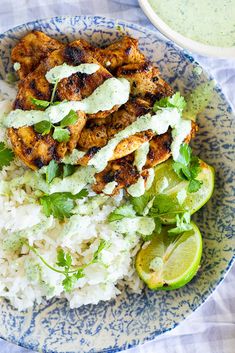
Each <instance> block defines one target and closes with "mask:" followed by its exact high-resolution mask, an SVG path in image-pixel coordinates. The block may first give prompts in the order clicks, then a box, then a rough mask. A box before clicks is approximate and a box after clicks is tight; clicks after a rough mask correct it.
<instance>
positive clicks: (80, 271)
mask: <svg viewBox="0 0 235 353" xmlns="http://www.w3.org/2000/svg"><path fill="white" fill-rule="evenodd" d="M26 245H27V246H28V248H29V249H30V250H31V251H32V252H33V253H34V254H35V255H36V256H37V257H38V258H39V259H40V260H41V261H42V262H43V264H44V265H45V266H47V267H48V268H49V269H50V270H52V271H54V272H57V273H60V274H63V275H64V276H65V278H64V280H63V281H62V285H63V287H64V290H65V292H70V291H71V290H72V289H73V287H74V284H75V283H76V281H77V280H78V279H79V278H82V277H84V276H85V274H84V269H85V268H87V267H88V266H90V265H92V264H94V263H98V262H99V261H100V253H101V252H102V250H103V249H105V248H106V247H107V246H108V243H107V242H106V241H105V240H104V239H101V241H100V243H99V246H98V248H97V250H96V251H95V252H94V254H93V258H92V260H91V261H90V262H88V263H87V264H85V265H82V266H79V267H74V266H73V265H72V263H73V258H72V256H71V254H70V253H69V252H67V253H65V251H64V250H63V249H61V248H60V249H58V250H57V262H56V265H57V266H58V267H60V268H63V269H58V268H56V267H54V266H52V265H50V264H49V263H48V262H47V261H46V260H45V259H44V257H43V256H41V255H40V253H39V251H38V249H37V248H36V247H34V246H31V245H29V244H26Z"/></svg>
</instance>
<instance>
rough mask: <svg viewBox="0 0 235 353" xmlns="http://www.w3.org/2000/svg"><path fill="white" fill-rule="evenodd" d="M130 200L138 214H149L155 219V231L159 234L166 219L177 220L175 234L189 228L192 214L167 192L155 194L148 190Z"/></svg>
mask: <svg viewBox="0 0 235 353" xmlns="http://www.w3.org/2000/svg"><path fill="white" fill-rule="evenodd" d="M130 202H131V204H132V206H133V209H134V210H135V211H136V213H137V215H139V216H143V215H147V216H149V217H152V218H153V219H154V222H155V229H154V233H158V234H159V233H160V232H161V230H162V225H164V224H165V222H166V219H175V220H176V227H175V228H174V229H175V230H174V232H175V234H178V233H182V232H184V231H185V230H188V229H189V226H190V214H189V213H188V212H187V211H186V210H185V209H182V208H181V206H180V204H179V203H178V202H177V201H176V200H172V198H171V197H170V196H168V195H166V194H158V195H155V196H153V195H152V194H151V193H148V192H146V193H145V194H144V195H142V196H141V197H131V198H130ZM190 229H191V228H190ZM177 232H178V233H177ZM172 234H173V232H172Z"/></svg>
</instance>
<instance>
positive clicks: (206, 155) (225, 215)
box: [0, 16, 235, 353]
mask: <svg viewBox="0 0 235 353" xmlns="http://www.w3.org/2000/svg"><path fill="white" fill-rule="evenodd" d="M33 29H38V30H41V31H43V32H45V33H46V34H48V35H51V36H53V37H55V38H59V39H61V40H62V41H64V42H67V41H71V40H73V39H76V38H80V37H82V38H84V39H86V40H88V41H89V42H91V43H94V44H102V45H107V44H108V43H110V42H113V41H114V40H116V39H118V38H120V37H121V36H123V34H125V33H127V34H129V35H131V36H133V37H135V38H138V39H139V43H140V48H141V50H143V52H144V53H145V55H146V56H147V57H148V58H149V59H150V60H152V61H153V62H155V63H156V64H157V65H158V66H159V68H160V70H161V72H162V74H163V77H164V78H165V79H166V80H167V81H168V82H169V83H170V84H171V85H172V86H173V87H174V88H175V89H176V90H178V89H179V90H180V91H181V92H182V93H183V94H185V93H187V92H190V91H192V90H193V89H194V88H195V87H196V86H198V85H199V84H201V83H203V82H206V81H208V79H211V77H209V75H208V74H207V73H206V72H205V70H202V73H201V74H199V72H200V69H199V70H198V63H196V62H195V61H194V59H193V58H192V57H191V56H190V55H188V54H187V53H186V52H184V51H182V50H181V49H179V48H178V47H176V46H175V45H174V44H173V43H172V42H170V41H166V40H165V39H164V38H163V37H162V36H161V35H160V34H159V33H158V32H152V31H150V30H147V29H145V28H143V27H139V26H137V25H134V24H130V23H126V22H123V21H117V20H112V19H106V18H102V17H96V16H95V17H89V16H88V17H86V16H85V17H55V18H52V19H49V20H40V21H34V22H30V23H27V24H24V25H21V26H18V27H16V28H13V29H12V30H9V31H8V32H6V33H4V34H2V35H0V57H1V59H2V60H1V63H0V75H1V76H2V77H5V74H6V73H8V72H10V71H12V63H11V60H10V52H11V49H12V47H13V46H14V45H15V43H16V42H17V40H18V39H19V38H21V37H22V36H23V35H24V34H26V33H27V32H29V31H31V30H33ZM195 68H196V69H195ZM233 120H234V116H233V114H232V109H231V107H230V105H229V103H228V102H227V101H226V99H225V97H224V95H223V93H222V91H221V89H220V87H218V86H215V88H214V91H213V97H212V101H211V102H210V103H209V105H208V106H207V107H206V109H205V111H204V112H203V114H201V115H200V116H199V119H198V122H199V126H200V132H199V134H198V136H197V138H196V139H195V140H194V142H193V145H194V149H195V151H196V153H198V154H200V156H201V158H203V159H204V160H205V161H207V162H208V163H210V164H211V165H213V166H214V167H215V170H216V185H215V192H214V195H213V197H212V199H211V200H210V201H209V203H208V204H207V205H206V206H204V207H203V209H202V210H200V211H199V212H197V214H196V215H195V217H194V219H195V221H196V222H197V224H198V225H199V227H200V229H201V231H202V235H203V239H204V249H203V258H202V263H201V267H200V270H199V272H198V274H197V276H196V277H195V278H194V279H193V280H192V281H191V282H190V283H189V284H188V285H186V286H185V287H183V288H181V289H179V290H177V291H172V292H161V291H159V292H151V291H149V290H148V289H146V288H145V289H144V290H143V292H142V293H141V294H135V293H133V292H132V291H131V290H128V289H127V290H125V291H124V292H123V293H122V294H121V295H120V296H118V297H117V298H116V299H115V300H111V301H108V302H101V303H100V304H98V305H87V306H83V307H81V308H79V309H73V310H71V309H70V308H69V304H68V302H67V301H66V300H63V299H56V298H53V299H51V300H50V301H45V302H44V303H43V304H41V305H40V306H36V305H35V307H34V308H33V309H32V310H29V311H27V312H18V311H17V310H16V309H14V308H13V307H12V306H11V305H10V304H9V303H8V302H6V301H5V300H4V299H1V301H0V327H1V332H0V334H1V336H2V337H3V338H4V339H6V340H9V341H12V342H14V343H17V344H19V345H22V346H24V347H28V348H31V349H34V350H42V351H44V352H48V353H49V352H51V353H52V352H54V353H55V352H61V353H62V352H63V353H65V352H66V353H72V352H86V353H88V352H89V353H92V352H94V353H95V352H96V353H97V352H104V351H107V350H108V351H109V352H115V351H119V350H122V349H127V348H130V347H133V346H135V345H138V344H140V343H143V342H145V341H147V340H150V339H153V338H155V337H156V336H158V335H160V334H162V333H163V332H165V331H167V330H170V329H172V328H174V327H175V326H176V325H177V324H179V323H180V322H181V321H182V320H183V319H184V318H185V317H186V316H188V315H189V314H190V313H192V312H193V311H194V310H195V309H197V308H198V307H199V306H200V305H201V304H202V303H203V302H204V301H205V300H206V299H207V298H208V296H209V295H210V294H211V293H212V291H213V290H214V289H215V288H216V286H218V284H219V283H220V282H221V281H222V280H223V278H224V276H225V274H226V272H227V271H228V270H229V268H230V267H231V264H232V262H233V260H234V253H235V234H234V227H233V221H234V200H233V198H232V196H234V189H233V187H234V176H235V171H234V149H235V145H234V133H235V131H234V126H233Z"/></svg>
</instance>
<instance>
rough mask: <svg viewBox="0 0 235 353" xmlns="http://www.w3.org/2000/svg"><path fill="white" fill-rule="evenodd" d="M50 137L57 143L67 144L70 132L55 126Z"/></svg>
mask: <svg viewBox="0 0 235 353" xmlns="http://www.w3.org/2000/svg"><path fill="white" fill-rule="evenodd" d="M52 137H53V139H54V140H56V141H58V142H68V141H69V139H70V132H69V130H67V129H63V128H61V127H59V126H56V127H55V130H54V133H53V135H52Z"/></svg>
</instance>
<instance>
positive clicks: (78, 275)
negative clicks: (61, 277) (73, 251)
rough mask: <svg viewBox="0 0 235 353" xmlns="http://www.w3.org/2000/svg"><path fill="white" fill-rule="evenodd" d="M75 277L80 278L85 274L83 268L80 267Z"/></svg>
mask: <svg viewBox="0 0 235 353" xmlns="http://www.w3.org/2000/svg"><path fill="white" fill-rule="evenodd" d="M73 276H74V278H76V279H79V278H82V277H84V276H85V274H84V270H83V268H79V270H78V271H77V272H76V273H74V275H73Z"/></svg>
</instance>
